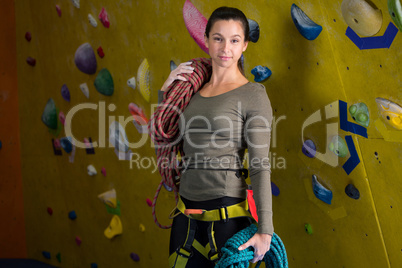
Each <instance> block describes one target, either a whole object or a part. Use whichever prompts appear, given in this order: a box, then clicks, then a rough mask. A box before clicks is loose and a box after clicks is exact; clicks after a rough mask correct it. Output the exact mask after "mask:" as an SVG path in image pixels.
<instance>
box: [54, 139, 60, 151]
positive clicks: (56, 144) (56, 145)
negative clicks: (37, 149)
mask: <svg viewBox="0 0 402 268" xmlns="http://www.w3.org/2000/svg"><path fill="white" fill-rule="evenodd" d="M53 144H54V147H55V148H56V149H60V148H61V143H60V139H54V141H53Z"/></svg>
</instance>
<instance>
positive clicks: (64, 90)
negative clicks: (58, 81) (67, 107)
mask: <svg viewBox="0 0 402 268" xmlns="http://www.w3.org/2000/svg"><path fill="white" fill-rule="evenodd" d="M61 96H62V97H63V99H64V100H66V101H70V90H69V89H68V87H67V85H66V84H64V85H62V86H61Z"/></svg>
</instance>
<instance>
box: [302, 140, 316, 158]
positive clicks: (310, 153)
mask: <svg viewBox="0 0 402 268" xmlns="http://www.w3.org/2000/svg"><path fill="white" fill-rule="evenodd" d="M302 152H303V154H305V155H306V156H307V157H310V158H313V157H314V156H315V153H316V147H315V144H314V142H313V141H312V140H306V141H305V142H304V143H303V147H302Z"/></svg>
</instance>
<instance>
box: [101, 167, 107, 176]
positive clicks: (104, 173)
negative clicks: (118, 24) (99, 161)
mask: <svg viewBox="0 0 402 268" xmlns="http://www.w3.org/2000/svg"><path fill="white" fill-rule="evenodd" d="M101 173H102V175H103V176H104V177H106V169H105V168H104V167H103V168H102V169H101Z"/></svg>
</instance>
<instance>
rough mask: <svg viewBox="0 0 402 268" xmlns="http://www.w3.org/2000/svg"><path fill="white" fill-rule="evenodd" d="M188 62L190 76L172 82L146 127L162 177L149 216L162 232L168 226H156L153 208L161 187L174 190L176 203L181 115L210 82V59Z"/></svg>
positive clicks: (186, 75)
mask: <svg viewBox="0 0 402 268" xmlns="http://www.w3.org/2000/svg"><path fill="white" fill-rule="evenodd" d="M191 61H192V64H191V66H192V67H194V71H193V72H192V73H191V74H186V73H184V74H180V75H181V76H183V77H185V78H186V79H187V81H181V80H175V81H174V82H173V83H172V84H171V85H170V86H169V87H168V89H167V90H166V92H165V93H164V94H163V101H162V103H161V104H160V105H159V106H158V107H157V109H156V111H155V112H154V114H153V115H152V116H151V119H150V120H149V123H148V133H149V135H150V136H151V139H152V141H153V142H154V144H155V145H156V146H157V153H156V157H157V165H158V170H159V173H160V174H161V176H162V180H161V182H160V183H159V185H158V188H157V190H156V193H155V196H154V200H153V202H152V216H153V218H154V221H155V223H156V225H158V226H159V227H160V228H163V229H168V228H170V227H171V225H168V226H164V225H161V224H159V222H158V220H157V218H156V214H155V206H156V200H157V199H158V196H159V192H160V190H161V188H162V185H163V184H166V185H167V186H169V187H171V188H173V190H174V193H175V198H176V202H177V199H178V197H177V192H178V188H177V184H178V181H177V180H176V177H180V174H181V173H180V168H179V167H180V165H181V162H179V161H178V160H177V153H178V152H180V155H181V156H184V152H183V142H182V136H181V134H180V131H179V119H180V115H181V113H182V112H183V111H184V109H185V108H186V107H187V105H188V103H189V102H190V99H191V97H192V96H193V95H194V94H195V93H196V92H197V91H198V90H199V89H200V88H201V87H202V86H203V85H204V84H205V83H206V82H207V81H209V79H210V76H211V73H212V66H211V59H207V58H195V59H192V60H191Z"/></svg>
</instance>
